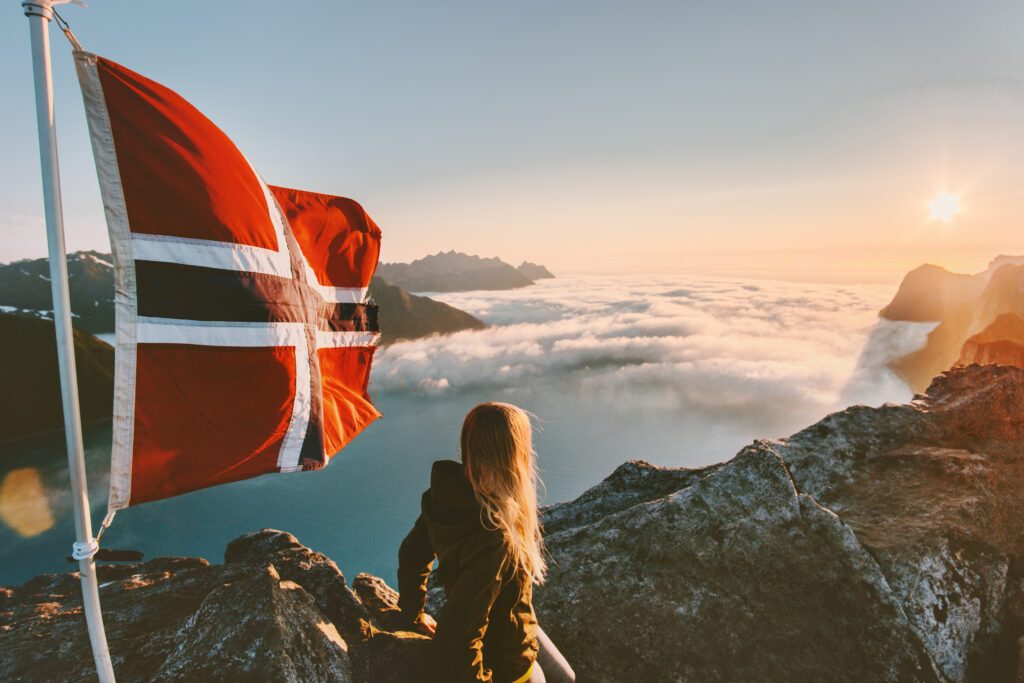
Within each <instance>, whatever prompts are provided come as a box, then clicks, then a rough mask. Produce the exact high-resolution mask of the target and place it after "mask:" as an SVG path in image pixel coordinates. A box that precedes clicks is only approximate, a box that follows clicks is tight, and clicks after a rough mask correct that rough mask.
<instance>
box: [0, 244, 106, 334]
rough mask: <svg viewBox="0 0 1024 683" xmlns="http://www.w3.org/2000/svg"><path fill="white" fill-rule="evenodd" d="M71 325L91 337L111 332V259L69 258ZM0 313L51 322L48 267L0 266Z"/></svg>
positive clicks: (36, 262)
mask: <svg viewBox="0 0 1024 683" xmlns="http://www.w3.org/2000/svg"><path fill="white" fill-rule="evenodd" d="M68 283H69V285H70V288H71V311H72V317H73V319H74V325H75V327H77V328H78V329H80V330H83V331H85V332H90V333H92V334H97V333H104V332H113V331H114V259H113V257H112V256H111V255H110V254H103V253H100V252H98V251H76V252H74V253H73V254H68ZM0 311H2V312H4V313H13V314H17V315H25V316H30V317H34V318H41V319H44V320H52V319H53V299H52V298H51V295H50V264H49V261H47V259H44V258H40V259H25V260H22V261H15V262H13V263H8V264H4V265H0Z"/></svg>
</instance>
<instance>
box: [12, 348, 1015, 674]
mask: <svg viewBox="0 0 1024 683" xmlns="http://www.w3.org/2000/svg"><path fill="white" fill-rule="evenodd" d="M1022 515H1024V370H1021V369H1018V368H1012V367H1001V366H992V365H989V366H976V365H975V366H969V367H964V368H958V369H955V370H953V371H950V372H948V373H945V374H943V375H942V376H941V377H939V378H938V379H936V381H935V382H934V383H933V384H932V385H931V387H930V388H929V390H928V392H927V393H926V394H923V395H919V396H917V397H916V398H915V400H914V401H913V402H911V403H909V404H906V405H885V406H882V407H880V408H867V407H863V406H858V407H853V408H850V409H848V410H845V411H843V412H840V413H837V414H834V415H831V416H829V417H827V418H825V419H824V420H822V421H821V422H819V423H817V424H816V425H813V426H812V427H809V428H808V429H805V430H804V431H802V432H799V433H798V434H795V435H793V436H792V437H790V438H788V439H782V440H777V441H767V440H766V441H757V442H755V443H753V444H751V445H750V446H748V447H746V448H744V449H743V450H742V451H740V453H739V454H738V455H736V457H734V458H733V459H732V460H729V461H728V462H725V463H722V464H719V465H713V466H711V467H706V468H702V469H695V470H689V469H672V468H659V467H655V466H653V465H650V464H647V463H644V462H627V463H626V464H624V465H622V466H621V467H619V468H618V469H617V470H616V471H615V472H614V473H613V474H612V475H611V476H610V477H608V478H607V479H606V480H604V481H603V482H602V483H600V484H599V485H597V486H595V487H594V488H592V489H590V490H589V491H587V492H586V493H584V494H583V495H582V496H580V497H579V498H578V499H576V500H574V501H572V502H568V503H563V504H559V505H555V506H552V507H550V508H548V509H547V510H546V511H545V514H544V522H545V528H546V533H547V544H548V548H549V551H550V553H551V560H552V561H551V573H550V576H549V580H548V583H547V584H546V585H545V586H544V587H542V588H541V589H539V590H538V592H537V600H536V607H537V612H538V615H539V618H540V621H541V623H542V624H543V625H544V628H545V630H546V631H547V632H548V633H549V634H550V635H551V637H552V638H553V639H554V641H555V642H556V643H557V644H558V645H559V646H560V648H561V649H562V651H563V652H564V653H565V654H566V656H567V657H568V659H569V660H570V662H572V664H573V666H574V668H575V669H576V672H577V674H578V675H579V678H580V680H586V681H783V680H785V681H823V680H828V681H858V682H862V681H1011V680H1015V678H1016V677H1017V676H1018V672H1020V671H1021V670H1022V669H1021V650H1020V646H1019V643H1020V638H1021V636H1022V635H1024V593H1022V588H1024V571H1022V568H1024V525H1022V524H1021V520H1022ZM101 580H102V582H103V587H102V588H101V591H102V597H103V601H104V607H105V616H106V619H107V624H108V630H109V632H110V635H111V643H112V644H111V649H112V652H113V656H114V660H115V668H116V669H117V670H118V673H119V675H120V680H123V681H130V680H206V679H210V678H215V679H219V680H240V679H253V678H259V679H272V680H342V681H345V680H355V681H392V680H409V681H411V680H420V679H421V676H420V667H421V666H422V663H423V661H424V659H423V658H424V656H425V652H426V650H427V648H429V641H427V640H426V639H424V638H421V637H419V636H416V635H413V634H409V633H405V632H402V631H400V630H396V629H397V628H398V622H397V621H396V619H395V617H396V607H395V604H396V603H395V595H394V592H393V591H392V590H391V589H390V588H389V587H388V586H387V585H386V583H385V582H384V581H382V580H381V579H378V578H375V577H369V576H365V575H361V576H357V577H356V578H355V580H354V581H353V582H352V583H351V584H348V583H346V581H345V579H344V577H343V576H342V574H341V572H340V571H339V569H338V567H337V566H335V564H334V563H333V562H331V561H330V560H329V559H328V558H326V557H324V556H323V555H320V554H319V553H316V552H314V551H312V550H310V549H308V548H305V547H303V546H302V545H301V544H300V543H299V542H298V541H297V540H296V539H294V538H293V537H292V536H290V535H289V534H286V533H283V532H275V531H267V530H265V531H263V532H258V533H255V534H250V535H248V536H245V537H242V538H240V539H238V540H236V541H234V542H232V543H231V544H230V545H229V546H228V548H227V551H226V553H225V562H224V564H223V565H210V564H208V563H206V562H205V561H204V560H198V559H185V558H178V559H156V560H152V561H150V562H148V563H145V564H140V565H130V566H120V567H103V568H101ZM77 593H78V585H77V583H76V581H75V579H74V575H71V574H68V575H54V576H42V577H38V578H36V579H34V580H32V581H30V582H29V583H27V584H25V585H24V586H21V587H18V588H8V589H0V652H2V653H3V654H2V656H0V679H4V680H54V679H63V680H86V679H87V678H88V677H89V675H90V673H91V666H90V663H89V662H90V659H89V657H88V649H87V648H88V645H87V641H86V639H85V635H84V629H83V627H82V617H81V614H80V611H79V606H78V597H77ZM438 598H439V596H438V595H437V593H436V591H435V594H434V600H433V602H434V604H435V605H436V604H437V602H438Z"/></svg>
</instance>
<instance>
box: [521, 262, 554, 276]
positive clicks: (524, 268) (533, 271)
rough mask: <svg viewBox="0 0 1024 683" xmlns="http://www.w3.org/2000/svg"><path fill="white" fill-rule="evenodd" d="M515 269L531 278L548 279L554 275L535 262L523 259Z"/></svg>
mask: <svg viewBox="0 0 1024 683" xmlns="http://www.w3.org/2000/svg"><path fill="white" fill-rule="evenodd" d="M516 270H518V271H519V272H520V273H522V274H523V275H525V276H526V277H528V278H530V279H531V280H550V279H552V278H554V277H555V276H554V275H553V274H552V272H551V271H550V270H548V269H547V268H545V267H544V266H542V265H540V264H537V263H530V262H529V261H523V262H522V263H520V264H519V265H518V266H516Z"/></svg>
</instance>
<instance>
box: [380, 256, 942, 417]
mask: <svg viewBox="0 0 1024 683" xmlns="http://www.w3.org/2000/svg"><path fill="white" fill-rule="evenodd" d="M892 294H893V288H892V287H889V286H882V285H863V286H861V285H832V284H829V285H824V284H807V283H790V282H778V281H766V280H750V281H743V280H736V279H721V278H686V277H672V276H654V277H640V276H630V277H623V276H616V277H609V276H573V277H561V278H558V279H555V280H542V281H540V282H538V283H537V284H536V285H534V286H531V287H526V288H522V289H516V290H510V291H497V292H496V291H474V292H461V293H447V294H433V295H432V296H434V297H435V298H438V299H440V300H443V301H445V302H446V303H448V304H451V305H452V306H455V307H457V308H460V309H463V310H465V311H468V312H470V313H472V314H473V315H476V316H477V317H479V318H480V319H482V320H484V321H485V322H487V323H488V324H489V325H490V327H489V328H488V329H485V330H481V331H472V332H460V333H457V334H453V335H449V336H443V337H432V338H428V339H421V340H416V341H411V342H403V343H398V344H394V345H392V346H390V347H387V348H385V349H382V350H381V351H380V352H379V355H378V357H377V360H376V367H375V370H374V374H373V386H374V389H375V390H376V391H385V392H403V393H408V392H415V393H419V394H422V395H434V396H451V395H457V394H458V393H459V392H467V391H474V392H477V393H479V391H481V390H482V391H486V392H490V393H492V394H494V395H495V396H497V397H503V396H504V397H509V400H512V399H513V398H515V397H516V396H522V395H526V394H537V393H543V394H547V395H552V394H557V395H559V396H564V397H565V398H566V400H572V401H575V402H577V403H580V404H582V405H586V404H588V403H594V402H597V403H609V402H612V403H615V404H616V405H621V406H627V407H632V408H636V409H638V410H641V411H643V412H650V411H662V412H666V413H669V414H678V413H680V412H685V413H686V414H688V415H691V416H692V415H694V414H697V415H700V414H704V415H707V416H708V417H709V418H711V419H714V418H715V417H729V418H730V419H733V420H735V419H737V418H741V419H743V420H745V421H750V422H754V423H763V424H765V425H766V427H770V426H771V425H778V424H787V425H788V424H791V423H792V424H807V423H806V422H805V423H800V422H799V420H810V419H812V418H813V419H817V418H818V417H821V416H824V415H825V414H827V413H828V412H831V411H833V410H836V409H838V408H842V407H845V406H846V405H850V404H853V403H866V404H871V405H878V404H881V403H884V402H890V401H904V400H907V399H909V398H910V397H911V392H910V390H909V389H908V388H907V386H906V385H905V384H904V383H903V382H902V381H900V380H899V378H898V377H896V376H895V375H894V374H893V373H892V372H891V371H890V370H889V369H888V368H887V367H886V363H887V362H888V360H889V359H891V358H892V357H894V356H897V355H902V354H905V353H907V352H909V351H910V350H913V349H914V348H918V347H919V346H920V345H921V344H923V342H924V338H925V336H926V335H927V333H928V331H929V330H930V329H931V325H930V324H925V325H920V324H917V325H915V324H908V323H892V322H889V321H880V320H879V319H878V317H877V312H878V310H879V309H880V308H881V307H882V306H884V305H885V304H886V303H887V302H888V300H889V299H890V298H891V297H892ZM869 340H870V343H869Z"/></svg>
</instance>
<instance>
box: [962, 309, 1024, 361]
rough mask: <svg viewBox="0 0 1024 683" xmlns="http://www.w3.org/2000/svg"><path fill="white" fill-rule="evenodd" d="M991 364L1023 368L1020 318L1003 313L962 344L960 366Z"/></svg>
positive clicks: (1023, 329)
mask: <svg viewBox="0 0 1024 683" xmlns="http://www.w3.org/2000/svg"><path fill="white" fill-rule="evenodd" d="M971 363H978V364H994V365H1015V366H1017V367H1019V368H1024V316H1021V315H1019V314H1017V313H1003V314H1002V315H1000V316H999V317H998V318H996V319H995V321H993V322H992V324H991V325H989V326H988V327H986V328H985V329H984V330H982V331H981V332H979V333H978V334H976V335H974V336H973V337H971V338H970V339H968V340H967V341H966V342H964V346H963V349H961V351H960V360H959V364H960V365H970V364H971Z"/></svg>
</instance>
